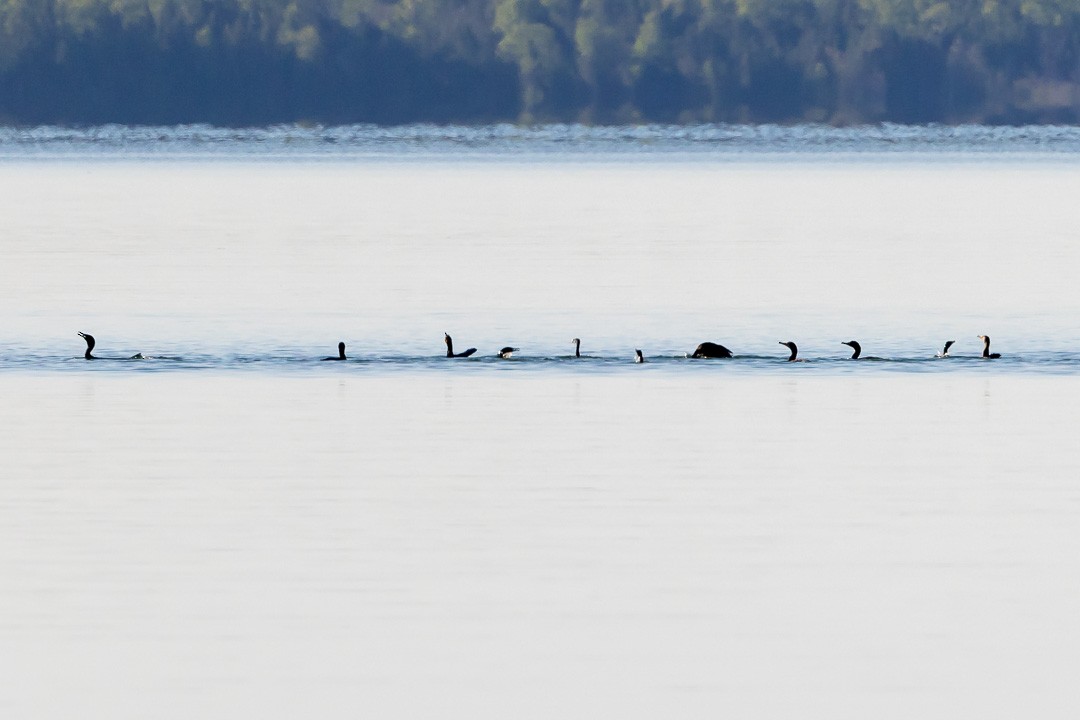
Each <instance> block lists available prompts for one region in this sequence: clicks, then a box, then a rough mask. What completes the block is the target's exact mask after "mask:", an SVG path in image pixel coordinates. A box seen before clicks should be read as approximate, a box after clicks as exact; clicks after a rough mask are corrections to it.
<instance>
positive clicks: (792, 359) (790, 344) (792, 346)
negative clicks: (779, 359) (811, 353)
mask: <svg viewBox="0 0 1080 720" xmlns="http://www.w3.org/2000/svg"><path fill="white" fill-rule="evenodd" d="M780 344H781V345H783V346H785V347H786V348H787V349H788V350H790V351H791V357H789V358H788V359H787V361H788V362H806V361H805V360H802V359H800V358H798V357H796V356H797V355H798V354H799V347H798V346H797V345H796V344H795V343H793V342H791V341H790V340H789V341H788V342H784V341H783V340H781V341H780Z"/></svg>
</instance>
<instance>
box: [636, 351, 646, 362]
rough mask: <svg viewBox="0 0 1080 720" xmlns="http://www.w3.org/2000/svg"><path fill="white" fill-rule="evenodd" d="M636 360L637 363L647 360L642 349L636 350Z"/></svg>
mask: <svg viewBox="0 0 1080 720" xmlns="http://www.w3.org/2000/svg"><path fill="white" fill-rule="evenodd" d="M634 362H636V363H643V362H645V356H644V355H642V354H641V351H640V350H635V351H634Z"/></svg>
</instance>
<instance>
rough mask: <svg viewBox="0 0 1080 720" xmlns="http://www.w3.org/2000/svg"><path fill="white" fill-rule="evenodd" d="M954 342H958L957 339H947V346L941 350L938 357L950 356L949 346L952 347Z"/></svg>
mask: <svg viewBox="0 0 1080 720" xmlns="http://www.w3.org/2000/svg"><path fill="white" fill-rule="evenodd" d="M954 342H956V341H955V340H946V341H945V347H944V348H943V349H942V351H941V352H939V353H938V357H943V358H947V357H949V348H951V347H952V345H953V343H954Z"/></svg>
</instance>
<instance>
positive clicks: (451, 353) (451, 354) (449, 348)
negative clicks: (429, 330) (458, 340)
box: [443, 333, 476, 358]
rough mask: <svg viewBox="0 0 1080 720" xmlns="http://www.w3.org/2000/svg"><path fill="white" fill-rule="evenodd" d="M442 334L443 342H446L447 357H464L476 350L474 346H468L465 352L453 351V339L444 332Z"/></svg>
mask: <svg viewBox="0 0 1080 720" xmlns="http://www.w3.org/2000/svg"><path fill="white" fill-rule="evenodd" d="M443 335H444V336H445V337H443V342H445V343H446V357H448V358H465V357H469V356H470V355H472V354H473V353H474V352H476V348H469V349H468V350H466V351H465V352H459V353H455V352H454V339H453V338H451V337H450V336H449V335H447V334H446V333H443Z"/></svg>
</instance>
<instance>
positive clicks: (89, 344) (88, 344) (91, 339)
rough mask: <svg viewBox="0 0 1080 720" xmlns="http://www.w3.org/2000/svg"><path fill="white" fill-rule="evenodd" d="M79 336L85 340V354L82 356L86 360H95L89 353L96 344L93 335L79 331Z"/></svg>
mask: <svg viewBox="0 0 1080 720" xmlns="http://www.w3.org/2000/svg"><path fill="white" fill-rule="evenodd" d="M79 337H81V338H82V339H83V340H85V341H86V354H85V355H83V357H84V358H86V359H87V360H96V359H97V358H95V357H94V356H93V355H91V354H90V351H91V350H93V349H94V345H96V344H97V341H95V340H94V336H93V335H87V334H86V333H84V332H81V333H79Z"/></svg>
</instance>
